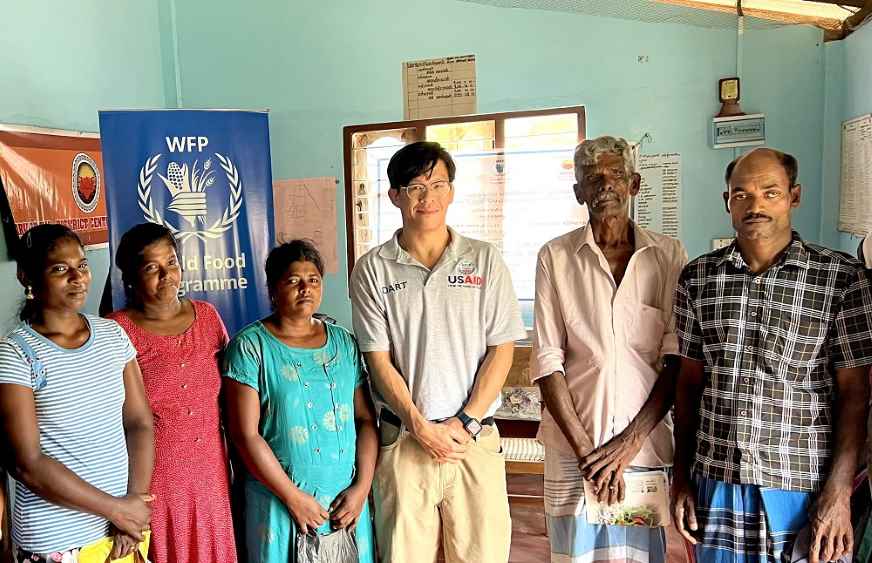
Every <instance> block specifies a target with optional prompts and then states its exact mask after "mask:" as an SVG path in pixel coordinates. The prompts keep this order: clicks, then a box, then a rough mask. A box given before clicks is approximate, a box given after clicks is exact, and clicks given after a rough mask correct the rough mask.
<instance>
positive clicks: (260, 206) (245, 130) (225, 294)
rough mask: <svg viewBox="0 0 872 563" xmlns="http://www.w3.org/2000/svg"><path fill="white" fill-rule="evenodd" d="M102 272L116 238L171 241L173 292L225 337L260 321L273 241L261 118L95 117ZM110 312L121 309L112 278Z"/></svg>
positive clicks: (229, 114)
mask: <svg viewBox="0 0 872 563" xmlns="http://www.w3.org/2000/svg"><path fill="white" fill-rule="evenodd" d="M100 137H101V139H102V141H103V158H104V161H105V168H106V184H107V185H108V186H110V189H109V201H108V204H109V231H110V232H109V239H110V248H111V250H112V262H113V264H114V261H115V249H116V248H117V247H118V243H119V242H120V240H121V235H123V234H124V232H125V231H127V230H128V229H130V228H131V227H133V226H134V225H137V224H139V223H143V222H145V221H150V222H152V223H158V224H161V225H164V226H166V227H167V228H168V229H169V230H170V231H172V232H173V233H174V234H175V236H176V238H177V239H178V241H179V250H180V254H181V256H180V260H181V262H182V266H183V270H184V273H183V276H182V285H181V288H180V292H181V293H182V294H184V295H186V296H187V297H190V298H191V299H200V300H203V301H208V302H209V303H211V304H213V305H214V306H215V307H216V308H217V309H218V311H219V312H220V313H221V316H222V317H223V319H224V322H225V324H226V325H227V330H228V331H229V332H230V334H231V335H233V333H235V332H236V331H238V330H239V329H240V328H242V327H243V326H245V325H246V324H248V323H249V322H252V321H254V320H256V319H259V318H261V317H263V316H265V315H266V314H268V313H269V310H270V307H269V297H268V296H267V289H266V275H265V274H264V271H263V265H264V262H265V260H266V255H267V253H268V252H269V250H270V247H271V244H272V241H273V240H274V238H273V233H272V225H273V217H272V207H271V204H272V198H273V196H272V173H271V170H270V152H269V127H268V122H267V114H266V113H265V112H250V111H207V110H153V111H151V110H150V111H101V112H100ZM111 271H112V278H111V280H112V305H113V308H116V309H117V308H119V307H123V306H124V288H123V287H122V284H121V272H119V271H118V269H117V268H114V267H113V268H112V270H111Z"/></svg>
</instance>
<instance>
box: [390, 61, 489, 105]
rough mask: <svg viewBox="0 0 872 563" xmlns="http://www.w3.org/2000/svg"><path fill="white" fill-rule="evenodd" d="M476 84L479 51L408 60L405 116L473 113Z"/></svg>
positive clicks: (404, 90) (404, 77) (405, 80)
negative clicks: (476, 63) (476, 55)
mask: <svg viewBox="0 0 872 563" xmlns="http://www.w3.org/2000/svg"><path fill="white" fill-rule="evenodd" d="M475 88H476V86H475V55H463V56H460V57H444V58H441V59H425V60H421V61H410V62H405V63H403V110H404V111H403V113H404V115H405V119H428V118H431V117H446V116H452V115H468V114H473V113H475V112H476V93H475Z"/></svg>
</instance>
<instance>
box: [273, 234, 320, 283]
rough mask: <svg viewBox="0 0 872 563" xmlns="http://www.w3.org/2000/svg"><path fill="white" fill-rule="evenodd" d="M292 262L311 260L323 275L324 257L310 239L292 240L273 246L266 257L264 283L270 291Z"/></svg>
mask: <svg viewBox="0 0 872 563" xmlns="http://www.w3.org/2000/svg"><path fill="white" fill-rule="evenodd" d="M294 262H311V263H312V264H314V265H315V268H317V269H318V273H319V274H320V275H321V276H322V277H323V276H324V259H323V258H321V253H320V252H318V249H317V248H316V247H315V245H314V244H313V243H312V241H310V240H305V239H296V240H292V241H290V242H286V243H283V244H280V245H278V246H277V247H275V248H273V249H272V250H270V251H269V256H267V257H266V267H265V270H266V285H267V287H268V288H269V290H270V293H272V290H273V289H274V288H275V286H276V284H277V283H278V281H279V280H280V279H281V277H282V276H283V275H285V272H287V271H288V266H290V265H291V264H292V263H294Z"/></svg>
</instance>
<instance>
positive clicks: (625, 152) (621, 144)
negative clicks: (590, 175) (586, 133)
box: [575, 135, 636, 182]
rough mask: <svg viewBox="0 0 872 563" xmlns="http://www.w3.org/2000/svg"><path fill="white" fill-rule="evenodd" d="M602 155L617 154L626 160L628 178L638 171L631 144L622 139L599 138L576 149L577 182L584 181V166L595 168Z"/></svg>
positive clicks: (589, 140) (579, 145)
mask: <svg viewBox="0 0 872 563" xmlns="http://www.w3.org/2000/svg"><path fill="white" fill-rule="evenodd" d="M601 154H616V155H618V156H620V157H621V158H622V159H623V160H624V168H626V170H627V176H630V175H632V174H633V173H634V172H635V171H636V167H635V166H634V164H633V150H632V149H631V148H630V143H628V142H627V140H626V139H623V138H621V137H609V136H608V135H606V136H603V137H597V138H596V139H587V140H584V141H582V142H581V143H579V144H578V146H577V147H575V180H576V181H578V182H580V181H581V179H582V176H581V169H582V168H583V167H584V166H595V165H596V161H597V158H599V156H600V155H601Z"/></svg>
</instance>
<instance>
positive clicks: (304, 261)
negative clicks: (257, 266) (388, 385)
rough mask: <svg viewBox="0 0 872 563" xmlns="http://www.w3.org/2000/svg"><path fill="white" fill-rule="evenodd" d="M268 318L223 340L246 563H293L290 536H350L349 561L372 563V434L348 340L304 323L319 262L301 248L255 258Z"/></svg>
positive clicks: (313, 302)
mask: <svg viewBox="0 0 872 563" xmlns="http://www.w3.org/2000/svg"><path fill="white" fill-rule="evenodd" d="M266 273H267V283H268V285H269V292H270V298H271V299H272V304H273V310H274V313H273V314H272V315H270V316H269V317H267V318H265V319H263V320H261V321H257V322H255V323H252V324H250V325H249V326H247V327H246V328H244V329H243V330H242V331H240V332H239V334H237V335H236V336H235V337H234V338H233V340H231V342H230V344H229V345H228V348H227V351H226V356H225V369H224V377H225V393H226V399H227V415H228V425H229V429H230V435H231V437H232V440H233V443H234V446H235V447H236V449H237V451H238V452H239V454H240V456H241V457H242V459H243V460H244V462H245V466H246V469H247V470H248V471H247V475H246V482H245V538H244V541H245V544H246V549H247V551H248V558H249V563H279V562H281V563H287V562H288V561H291V562H293V561H296V545H295V544H296V536H297V534H298V533H303V534H312V533H319V534H327V533H330V532H331V531H333V530H337V529H339V528H351V529H352V530H353V531H354V537H355V539H356V543H357V548H358V551H359V553H360V556H359V560H360V563H374V562H375V555H374V543H373V533H372V521H371V519H370V511H369V507H368V496H369V490H370V486H371V484H372V477H373V472H374V469H375V462H376V457H377V455H378V438H377V436H376V430H375V417H374V415H373V407H372V401H371V399H370V396H369V390H368V386H367V382H366V374H365V371H364V369H363V366H362V365H361V360H360V353H359V351H358V349H357V344H356V342H355V341H354V338H353V337H352V336H351V334H350V333H349V332H348V331H347V330H345V329H343V328H340V327H338V326H335V325H331V324H325V323H324V322H322V321H320V320H317V319H315V318H314V317H313V314H314V313H315V312H316V311H317V310H318V307H319V305H320V304H321V282H322V276H323V273H324V267H323V262H322V259H321V256H320V254H319V253H318V251H317V249H315V247H314V246H312V244H311V243H309V242H307V241H292V242H289V243H286V244H282V245H281V246H278V247H276V248H274V249H273V250H272V251H271V252H270V254H269V257H268V258H267V261H266Z"/></svg>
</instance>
